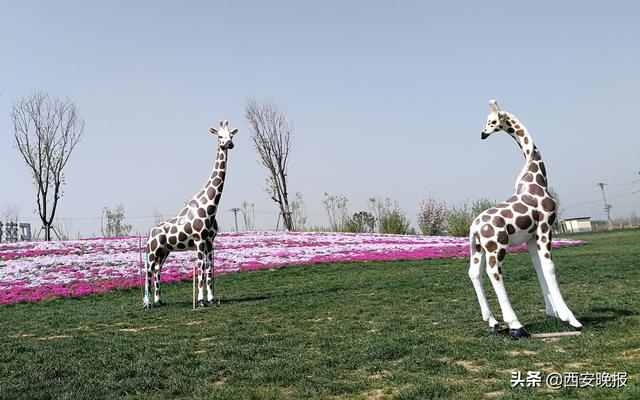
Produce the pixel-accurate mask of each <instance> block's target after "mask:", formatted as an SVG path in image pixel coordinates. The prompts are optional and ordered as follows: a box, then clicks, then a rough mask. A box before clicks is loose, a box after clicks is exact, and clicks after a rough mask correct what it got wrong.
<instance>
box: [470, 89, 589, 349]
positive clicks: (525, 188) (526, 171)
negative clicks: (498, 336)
mask: <svg viewBox="0 0 640 400" xmlns="http://www.w3.org/2000/svg"><path fill="white" fill-rule="evenodd" d="M489 110H490V113H489V117H488V118H487V122H486V124H485V126H484V129H483V130H482V136H481V137H482V139H483V140H484V139H486V138H488V137H489V136H490V135H491V134H493V133H495V132H499V131H504V132H506V133H507V134H508V135H509V136H511V137H512V138H514V139H515V140H516V142H517V143H518V146H520V149H521V150H522V153H523V155H524V158H525V164H524V167H523V168H522V171H521V172H520V175H518V179H517V180H516V185H515V186H516V192H515V194H514V195H513V196H511V197H509V198H508V199H507V200H505V201H504V202H502V203H500V204H498V205H497V206H495V207H492V208H489V209H488V210H485V211H483V212H482V213H481V214H480V215H479V216H478V217H477V218H476V219H475V221H474V222H473V223H472V224H471V228H470V233H469V237H470V242H471V261H470V267H469V277H470V278H471V281H472V282H473V286H474V288H475V291H476V294H477V296H478V302H479V303H480V310H481V312H482V319H483V320H484V321H485V322H487V323H488V324H489V330H491V331H497V330H498V329H499V324H498V321H496V319H495V318H494V316H493V314H492V312H491V310H490V309H489V304H488V303H487V298H486V297H485V294H484V291H483V289H482V273H481V270H480V269H481V268H482V267H485V268H486V272H487V275H488V276H489V279H490V281H491V284H492V285H493V289H494V291H495V292H496V295H497V297H498V302H499V303H500V308H501V310H502V318H503V319H504V321H505V322H506V323H507V325H508V326H509V335H510V336H511V337H512V338H513V339H519V338H522V337H528V336H530V334H529V332H528V331H527V329H526V328H525V327H524V326H522V324H521V323H520V322H519V321H518V318H517V317H516V314H515V313H514V311H513V308H511V303H510V302H509V298H508V297H507V292H506V290H505V287H504V280H503V278H502V268H501V267H502V264H503V262H504V258H505V255H506V254H507V247H508V246H509V245H512V246H517V245H519V244H522V243H525V242H526V243H527V247H528V249H529V253H530V255H531V260H532V262H533V265H534V266H535V269H536V273H537V275H538V280H539V281H540V286H541V289H542V295H543V297H544V303H545V309H546V313H547V314H548V315H550V316H553V317H557V318H559V319H560V320H562V321H564V322H567V323H569V325H571V326H572V327H573V328H574V329H576V330H580V329H581V328H582V324H580V322H578V320H576V318H575V317H574V316H573V313H572V312H571V310H569V307H567V305H566V304H565V302H564V300H563V298H562V295H561V294H560V288H559V287H558V282H557V280H556V273H555V266H554V264H553V260H552V258H551V226H552V225H553V222H554V221H555V219H556V203H555V201H554V200H553V196H552V195H551V194H550V193H549V190H548V187H547V172H546V169H545V166H544V163H543V162H542V157H541V155H540V152H539V151H538V149H537V147H536V146H535V145H534V144H533V139H532V138H531V136H530V135H529V133H528V131H527V128H525V127H524V125H523V124H522V123H521V122H520V121H519V120H518V119H517V118H516V117H514V116H513V115H512V114H510V113H508V112H505V111H501V110H500V108H499V107H498V104H497V103H496V101H495V100H491V101H490V102H489Z"/></svg>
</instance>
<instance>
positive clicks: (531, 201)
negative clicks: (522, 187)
mask: <svg viewBox="0 0 640 400" xmlns="http://www.w3.org/2000/svg"><path fill="white" fill-rule="evenodd" d="M521 200H522V202H523V203H524V204H527V205H530V206H531V207H538V200H537V199H536V198H535V197H533V196H530V195H528V194H523V195H522V198H521Z"/></svg>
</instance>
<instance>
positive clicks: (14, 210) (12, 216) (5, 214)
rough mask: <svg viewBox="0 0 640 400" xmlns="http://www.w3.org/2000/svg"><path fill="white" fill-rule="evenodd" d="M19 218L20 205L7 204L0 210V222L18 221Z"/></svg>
mask: <svg viewBox="0 0 640 400" xmlns="http://www.w3.org/2000/svg"><path fill="white" fill-rule="evenodd" d="M19 219H20V207H18V206H16V205H13V204H9V205H6V206H4V208H3V209H2V211H0V222H14V223H18V220H19Z"/></svg>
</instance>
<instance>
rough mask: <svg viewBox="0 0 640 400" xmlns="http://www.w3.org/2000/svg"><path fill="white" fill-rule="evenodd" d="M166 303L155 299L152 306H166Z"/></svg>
mask: <svg viewBox="0 0 640 400" xmlns="http://www.w3.org/2000/svg"><path fill="white" fill-rule="evenodd" d="M166 305H167V304H166V303H165V302H164V301H162V300H158V301H156V304H154V305H153V306H154V307H162V306H166Z"/></svg>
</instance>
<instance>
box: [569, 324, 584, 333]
mask: <svg viewBox="0 0 640 400" xmlns="http://www.w3.org/2000/svg"><path fill="white" fill-rule="evenodd" d="M578 324H579V325H573V324H571V323H569V326H570V327H571V329H573V330H574V331H581V330H582V324H580V323H579V322H578Z"/></svg>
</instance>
